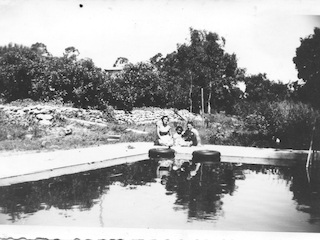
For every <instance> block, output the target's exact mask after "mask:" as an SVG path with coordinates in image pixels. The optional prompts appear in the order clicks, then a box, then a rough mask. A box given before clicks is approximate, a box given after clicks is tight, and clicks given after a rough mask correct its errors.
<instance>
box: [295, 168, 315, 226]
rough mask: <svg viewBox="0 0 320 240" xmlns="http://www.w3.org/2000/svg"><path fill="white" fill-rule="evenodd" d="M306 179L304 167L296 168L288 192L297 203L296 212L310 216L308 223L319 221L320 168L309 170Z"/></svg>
mask: <svg viewBox="0 0 320 240" xmlns="http://www.w3.org/2000/svg"><path fill="white" fill-rule="evenodd" d="M309 176H310V178H309V179H308V177H307V173H306V169H305V167H304V165H302V166H297V167H295V168H294V169H293V172H292V182H291V185H290V191H292V193H293V199H294V200H295V201H296V202H297V204H298V205H297V210H299V211H302V212H305V213H309V214H310V219H309V222H310V223H315V222H319V221H320V166H319V163H317V165H315V166H313V167H312V168H310V169H309Z"/></svg>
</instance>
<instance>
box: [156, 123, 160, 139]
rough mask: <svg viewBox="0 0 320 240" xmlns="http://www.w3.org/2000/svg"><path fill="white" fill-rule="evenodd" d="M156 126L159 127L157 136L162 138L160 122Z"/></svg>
mask: <svg viewBox="0 0 320 240" xmlns="http://www.w3.org/2000/svg"><path fill="white" fill-rule="evenodd" d="M156 127H157V136H158V138H161V136H160V122H157V123H156Z"/></svg>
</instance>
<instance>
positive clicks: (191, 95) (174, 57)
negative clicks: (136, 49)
mask: <svg viewBox="0 0 320 240" xmlns="http://www.w3.org/2000/svg"><path fill="white" fill-rule="evenodd" d="M225 42H226V41H225V39H224V38H223V37H221V38H220V37H219V35H218V34H216V33H212V32H206V31H199V30H195V29H192V28H191V29H190V42H189V43H188V44H186V43H185V44H180V45H178V47H177V51H175V52H173V53H171V54H168V55H167V56H166V57H165V58H162V57H161V55H159V54H157V55H155V56H154V57H153V58H151V62H152V63H153V64H155V65H156V66H157V68H158V69H159V70H160V72H161V73H163V72H165V74H163V75H164V76H165V79H166V81H167V82H168V81H170V82H174V83H175V89H180V90H183V91H186V90H187V91H188V97H187V99H188V102H189V108H190V111H193V112H199V111H200V109H201V89H203V90H204V91H203V92H204V94H203V95H204V101H205V105H206V106H205V111H207V112H208V113H210V112H211V110H212V109H214V110H219V109H222V108H226V105H227V104H232V101H224V100H226V99H229V100H232V99H233V98H237V97H236V96H237V95H239V94H238V93H239V91H237V90H236V88H237V87H236V83H237V82H238V81H240V80H241V78H243V74H240V73H242V72H243V71H244V70H242V71H239V69H238V67H237V59H236V55H235V54H228V53H226V52H225V51H224V46H225ZM178 86H179V87H178ZM171 89H173V88H171ZM236 92H237V94H236ZM183 97H185V96H183ZM184 101H185V100H184ZM185 102H186V101H185Z"/></svg>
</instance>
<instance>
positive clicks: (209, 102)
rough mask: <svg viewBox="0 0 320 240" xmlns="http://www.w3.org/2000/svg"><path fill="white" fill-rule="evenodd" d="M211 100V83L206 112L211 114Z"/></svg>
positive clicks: (210, 84)
mask: <svg viewBox="0 0 320 240" xmlns="http://www.w3.org/2000/svg"><path fill="white" fill-rule="evenodd" d="M211 98H212V83H211V81H210V83H209V96H208V110H207V112H208V113H209V114H211Z"/></svg>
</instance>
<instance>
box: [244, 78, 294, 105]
mask: <svg viewBox="0 0 320 240" xmlns="http://www.w3.org/2000/svg"><path fill="white" fill-rule="evenodd" d="M244 82H245V85H246V90H245V99H246V100H247V101H251V102H263V101H269V102H275V101H283V100H286V99H288V98H289V97H290V89H289V86H288V84H283V83H281V82H274V81H270V80H269V79H268V78H267V75H266V74H261V73H260V74H257V75H251V76H248V77H245V80H244Z"/></svg>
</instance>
